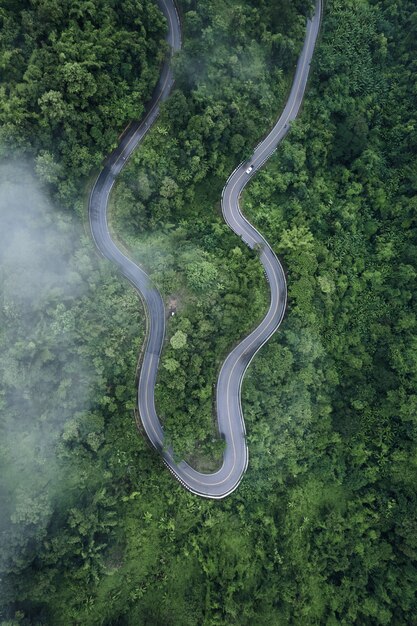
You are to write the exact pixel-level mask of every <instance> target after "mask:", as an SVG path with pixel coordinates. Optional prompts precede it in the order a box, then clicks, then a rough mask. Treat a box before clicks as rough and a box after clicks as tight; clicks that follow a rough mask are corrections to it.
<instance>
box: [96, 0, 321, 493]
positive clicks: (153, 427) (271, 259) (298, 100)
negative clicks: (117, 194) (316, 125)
mask: <svg viewBox="0 0 417 626" xmlns="http://www.w3.org/2000/svg"><path fill="white" fill-rule="evenodd" d="M158 5H159V7H160V8H161V9H162V11H163V13H164V14H165V16H166V18H167V21H168V37H167V40H168V42H169V44H170V46H171V51H172V53H174V52H175V51H177V50H179V48H180V46H181V31H180V22H179V18H178V14H177V11H176V8H175V5H174V3H173V0H158ZM321 13H322V2H321V0H317V1H316V8H315V13H314V15H313V17H312V18H311V19H309V20H308V22H307V32H306V38H305V42H304V46H303V49H302V52H301V54H300V58H299V60H298V64H297V69H296V73H295V78H294V82H293V85H292V88H291V92H290V95H289V98H288V101H287V104H286V106H285V109H284V111H283V113H282V115H281V117H280V118H279V120H278V122H277V123H276V125H275V126H274V128H273V129H272V130H271V132H270V133H269V135H268V136H267V137H266V139H264V140H263V141H262V142H261V143H260V144H259V145H258V146H257V148H256V149H255V152H254V153H253V155H252V157H251V159H250V160H249V161H248V162H244V163H242V164H241V165H239V166H238V167H237V168H236V170H235V171H234V172H233V174H232V175H231V176H230V178H229V180H228V181H227V183H226V186H225V187H224V189H223V193H222V210H223V215H224V218H225V220H226V222H227V223H228V225H229V226H230V227H231V228H232V230H233V231H234V232H235V233H236V234H237V235H239V236H240V237H241V238H242V240H243V241H244V242H245V243H246V244H247V245H248V246H249V247H250V248H252V249H256V250H258V251H259V258H260V261H261V263H262V264H263V266H264V270H265V274H266V277H267V279H268V282H269V285H270V290H271V301H270V306H269V310H268V312H267V314H266V316H265V318H264V319H263V320H262V322H261V323H260V324H259V326H258V327H257V328H256V329H255V330H254V331H253V332H252V333H251V334H250V335H249V336H248V337H246V338H245V339H244V340H243V341H242V342H241V343H240V344H239V345H238V346H237V347H236V348H234V350H233V351H232V352H231V353H230V354H229V355H228V357H227V358H226V360H225V362H224V363H223V366H222V368H221V371H220V375H219V380H218V383H217V390H216V400H217V422H218V430H219V434H220V436H221V437H222V438H223V439H224V440H225V444H226V445H225V452H224V455H223V463H222V466H221V468H220V469H219V470H218V471H217V472H214V473H211V474H204V473H201V472H198V471H196V470H195V469H193V468H192V467H191V466H190V465H188V463H186V462H185V461H181V462H179V463H177V462H176V461H175V460H174V456H173V451H172V449H170V448H166V447H165V446H164V432H163V429H162V426H161V423H160V421H159V419H158V415H157V413H156V409H155V383H156V377H157V371H158V365H159V359H160V355H161V350H162V346H163V342H164V337H165V309H164V303H163V300H162V298H161V296H160V294H159V292H158V291H157V289H156V288H155V287H154V286H153V285H152V284H151V281H150V279H149V277H148V276H147V275H146V274H145V272H144V271H143V270H142V269H141V268H139V267H138V266H137V265H135V263H133V261H131V260H130V259H128V258H127V257H126V256H125V255H124V254H123V253H122V252H121V251H120V250H119V248H118V247H117V246H116V244H115V243H114V242H113V241H112V239H111V237H110V233H109V229H108V224H107V205H108V199H109V194H110V192H111V189H112V187H113V184H114V182H115V179H116V177H117V175H118V174H119V172H120V171H121V169H122V167H123V165H124V163H125V161H126V159H127V158H128V157H129V156H130V154H131V153H132V152H133V150H134V149H135V148H136V147H137V146H138V144H139V143H140V142H141V140H142V139H143V137H144V136H145V134H146V133H147V131H148V130H149V128H150V126H151V125H152V123H153V122H154V121H155V119H156V118H157V116H158V113H159V104H160V103H161V102H162V101H163V100H165V99H166V98H167V96H168V95H169V93H170V90H171V87H172V85H173V76H172V73H171V70H170V67H169V63H170V58H168V59H167V60H166V62H165V64H164V66H163V68H162V73H161V77H160V80H159V82H158V85H157V87H156V89H155V92H154V96H153V98H152V102H151V103H150V108H149V111H148V113H147V115H146V116H145V118H144V120H143V121H142V122H140V123H139V122H136V123H133V124H131V125H130V126H129V128H128V130H127V132H126V133H125V134H124V135H123V137H122V139H121V142H120V145H119V146H118V148H117V149H116V150H115V151H114V152H113V153H112V154H111V155H110V157H109V158H108V160H107V162H106V164H105V166H104V168H103V170H102V172H101V173H100V175H99V176H98V178H97V181H96V183H95V185H94V187H93V189H92V192H91V196H90V203H89V217H90V225H91V231H92V235H93V238H94V241H95V243H96V245H97V247H98V248H99V250H100V251H101V253H102V254H103V255H104V256H105V257H107V258H108V259H110V260H111V261H113V262H115V263H116V264H117V265H118V266H119V268H120V270H121V272H122V273H123V274H124V275H125V276H126V277H127V278H128V279H129V280H130V282H131V283H132V284H133V285H134V286H135V287H136V289H137V290H138V291H139V292H140V294H141V297H142V300H143V302H144V304H145V307H146V311H147V321H148V324H147V340H146V346H145V351H144V354H143V360H142V367H141V371H140V376H139V386H138V407H139V414H140V417H141V420H142V424H143V427H144V429H145V431H146V434H147V436H148V437H149V440H150V441H151V443H152V445H153V446H154V447H155V448H156V449H157V450H158V451H159V452H160V454H161V456H162V458H163V460H164V462H165V464H166V465H167V466H168V468H169V469H170V471H171V472H172V474H173V475H174V476H175V477H176V478H177V479H178V480H179V481H180V482H181V484H182V485H183V486H184V487H186V488H187V489H188V490H189V491H191V492H192V493H195V494H197V495H199V496H203V497H206V498H215V499H221V498H224V497H226V496H227V495H229V494H230V493H232V492H233V491H234V490H235V489H236V488H237V486H238V485H239V483H240V481H241V480H242V477H243V474H244V473H245V471H246V469H247V466H248V449H247V445H246V431H245V423H244V420H243V413H242V406H241V385H242V380H243V376H244V374H245V372H246V369H247V367H248V365H249V363H250V362H251V360H252V358H253V357H254V355H255V354H256V352H257V351H258V350H259V349H260V348H261V347H262V346H263V345H264V343H265V342H266V341H267V340H268V339H269V338H270V337H271V335H272V334H273V333H274V332H275V331H276V329H277V328H278V326H279V325H280V323H281V321H282V318H283V316H284V312H285V306H286V300H287V288H286V282H285V275H284V271H283V269H282V266H281V264H280V262H279V261H278V259H277V257H276V255H275V253H274V252H273V250H272V248H271V247H270V246H269V244H268V243H267V242H266V240H265V239H264V238H263V237H262V235H261V234H260V233H259V232H258V231H257V230H256V228H254V227H253V226H252V225H251V224H250V223H249V222H248V221H247V220H246V218H245V217H244V216H243V215H242V213H241V211H240V207H239V197H240V194H241V193H242V190H243V188H244V187H245V185H246V184H247V182H248V181H249V180H250V178H251V177H252V176H254V174H255V173H256V172H257V171H258V170H259V168H260V167H261V166H262V165H263V164H264V163H265V161H266V160H267V159H268V158H269V157H270V156H271V154H272V153H273V152H274V151H275V149H276V148H277V146H278V144H279V143H280V142H281V141H282V139H283V138H284V137H285V135H286V134H287V133H288V131H289V130H290V123H291V121H292V120H294V119H295V118H296V117H297V114H298V112H299V110H300V107H301V104H302V101H303V97H304V93H305V89H306V85H307V80H308V76H309V71H310V63H311V59H312V56H313V52H314V47H315V44H316V40H317V36H318V32H319V28H320V21H321Z"/></svg>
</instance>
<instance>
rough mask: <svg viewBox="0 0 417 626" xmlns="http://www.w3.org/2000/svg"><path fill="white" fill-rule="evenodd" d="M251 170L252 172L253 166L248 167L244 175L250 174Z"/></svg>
mask: <svg viewBox="0 0 417 626" xmlns="http://www.w3.org/2000/svg"><path fill="white" fill-rule="evenodd" d="M252 170H253V165H249V167H248V169H247V170H246V174H250V173H251V171H252Z"/></svg>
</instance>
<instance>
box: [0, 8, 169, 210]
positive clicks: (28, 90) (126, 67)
mask: <svg viewBox="0 0 417 626" xmlns="http://www.w3.org/2000/svg"><path fill="white" fill-rule="evenodd" d="M0 22H1V25H2V27H1V34H0V66H1V67H2V85H1V86H0V124H1V126H2V130H1V133H0V138H1V153H2V154H3V155H5V154H7V152H8V151H10V149H13V150H15V151H16V150H20V151H22V152H24V153H30V154H33V153H34V152H35V153H37V152H39V151H40V154H39V156H38V157H37V171H38V175H39V176H40V179H41V180H42V181H44V182H45V183H48V184H50V185H52V188H53V189H54V191H55V190H56V191H58V197H59V199H60V200H61V201H63V202H66V203H67V204H70V203H73V202H74V200H75V198H76V197H77V191H76V185H78V186H79V185H80V179H81V177H82V176H85V175H87V174H89V173H90V172H91V169H92V167H97V166H99V164H100V163H101V161H102V158H103V155H104V154H106V153H107V152H108V151H109V150H110V148H111V147H112V146H113V145H114V144H115V141H116V139H117V135H118V134H119V133H120V131H121V130H122V129H123V127H124V126H126V124H127V123H128V122H129V121H130V120H131V119H134V118H137V117H140V116H141V115H142V113H143V111H144V104H145V103H146V101H147V100H148V99H149V97H150V95H151V93H152V88H153V86H154V84H155V82H156V79H157V76H158V72H159V64H160V62H161V61H162V59H163V57H164V51H165V47H164V45H163V42H162V44H161V40H162V36H163V23H164V19H163V17H162V16H161V14H160V13H159V11H158V10H157V9H156V7H155V4H154V2H152V1H151V0H141V1H139V0H129V1H123V2H119V3H114V2H109V1H108V0H96V1H94V2H86V1H82V2H76V3H74V2H71V1H69V0H62V1H59V2H58V1H56V2H55V1H53V0H51V1H42V2H28V1H25V2H23V3H21V4H20V6H17V5H16V6H14V4H13V3H9V2H6V4H5V5H3V8H2V9H1V13H0ZM58 164H59V165H58Z"/></svg>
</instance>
